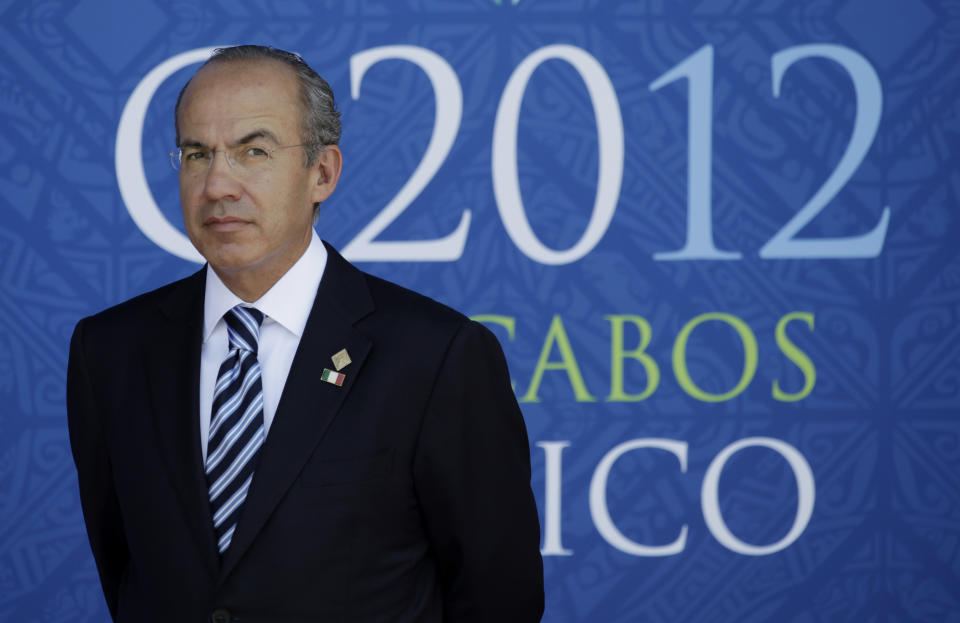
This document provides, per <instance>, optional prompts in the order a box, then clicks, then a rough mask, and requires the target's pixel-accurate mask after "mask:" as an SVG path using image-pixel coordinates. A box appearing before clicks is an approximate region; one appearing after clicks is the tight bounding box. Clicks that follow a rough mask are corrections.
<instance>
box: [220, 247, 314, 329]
mask: <svg viewBox="0 0 960 623" xmlns="http://www.w3.org/2000/svg"><path fill="white" fill-rule="evenodd" d="M326 266H327V249H326V248H325V247H324V246H323V243H322V242H321V241H320V237H319V236H318V235H317V232H316V231H315V230H314V231H313V232H312V235H311V238H310V244H309V246H307V250H306V251H304V252H303V255H301V256H300V259H298V260H297V261H296V262H295V263H294V265H293V266H291V267H290V269H289V270H288V271H287V272H286V273H284V275H283V276H282V277H280V279H279V280H278V281H277V282H276V283H275V284H273V286H272V287H271V288H270V289H269V290H267V291H266V293H264V295H263V296H261V297H260V298H259V299H258V300H257V301H255V302H254V303H252V304H250V305H251V306H252V307H256V308H257V309H259V310H260V311H262V312H263V313H264V315H265V316H266V319H265V320H264V323H265V324H266V323H267V322H270V321H273V322H277V323H279V324H280V325H282V326H283V327H284V328H285V329H287V330H288V331H290V332H291V333H293V334H294V335H296V336H297V337H298V338H299V337H300V336H302V335H303V329H304V327H306V326H307V319H308V318H309V317H310V311H311V310H312V309H313V300H314V298H315V297H316V294H317V288H318V287H319V286H320V279H321V278H322V277H323V271H324V269H325V268H326ZM206 279H207V285H206V291H205V293H204V301H203V341H204V343H206V342H207V340H208V339H210V334H211V333H213V330H214V329H215V328H216V327H217V323H219V322H220V321H221V320H222V319H223V315H224V314H225V313H227V311H229V310H230V309H231V308H232V307H234V306H235V305H240V304H246V303H244V301H243V300H242V299H241V298H240V297H239V296H237V295H236V294H234V293H233V292H231V291H230V289H229V288H228V287H227V286H226V285H225V284H224V283H223V281H221V279H220V276H219V275H217V273H216V272H214V270H213V269H212V268H210V265H209V264H207V274H206Z"/></svg>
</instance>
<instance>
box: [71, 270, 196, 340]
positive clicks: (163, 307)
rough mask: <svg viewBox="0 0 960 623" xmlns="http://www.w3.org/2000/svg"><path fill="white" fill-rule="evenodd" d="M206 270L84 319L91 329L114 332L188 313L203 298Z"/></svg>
mask: <svg viewBox="0 0 960 623" xmlns="http://www.w3.org/2000/svg"><path fill="white" fill-rule="evenodd" d="M203 284H204V279H203V270H200V271H198V272H195V273H193V274H192V275H189V276H187V277H184V278H182V279H178V280H177V281H173V282H171V283H168V284H166V285H164V286H161V287H159V288H156V289H155V290H150V291H148V292H144V293H142V294H138V295H137V296H134V297H133V298H130V299H127V300H126V301H123V302H122V303H117V304H116V305H113V306H111V307H108V308H106V309H104V310H103V311H100V312H97V313H95V314H93V315H91V316H88V317H86V318H84V319H83V320H82V321H81V322H83V323H85V324H86V325H87V326H90V327H109V328H110V329H111V330H112V331H117V330H122V329H123V328H125V327H132V326H139V325H142V324H143V323H144V322H148V321H150V320H151V318H153V317H155V316H156V314H158V313H166V314H168V315H170V314H173V315H176V314H177V313H186V312H187V311H189V309H190V307H191V306H192V305H193V304H196V302H197V301H198V298H197V297H201V298H200V300H202V294H203Z"/></svg>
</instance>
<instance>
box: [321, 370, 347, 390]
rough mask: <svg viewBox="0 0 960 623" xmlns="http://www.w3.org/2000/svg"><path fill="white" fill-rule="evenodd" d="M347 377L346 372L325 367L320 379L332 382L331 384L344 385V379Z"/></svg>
mask: <svg viewBox="0 0 960 623" xmlns="http://www.w3.org/2000/svg"><path fill="white" fill-rule="evenodd" d="M346 378H347V375H346V374H341V373H340V372H334V371H333V370H331V369H330V368H324V369H323V372H321V373H320V380H321V381H325V382H327V383H330V384H331V385H336V386H337V387H340V386H341V385H343V381H344V379H346Z"/></svg>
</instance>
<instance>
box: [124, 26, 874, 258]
mask: <svg viewBox="0 0 960 623" xmlns="http://www.w3.org/2000/svg"><path fill="white" fill-rule="evenodd" d="M211 50H212V48H201V49H197V50H191V51H190V52H185V53H183V54H180V55H178V56H175V57H173V58H171V59H169V60H167V61H165V62H164V63H162V64H161V65H159V66H157V67H156V68H155V69H154V70H152V71H151V72H150V73H149V74H147V76H146V77H144V79H143V80H142V81H141V82H140V84H139V85H138V86H137V88H136V89H135V90H134V93H133V94H132V95H131V96H130V99H129V100H128V102H127V105H126V106H125V108H124V111H123V114H122V115H121V120H120V126H119V128H118V132H117V145H116V169H117V180H118V183H119V186H120V191H121V195H122V196H123V198H124V202H125V203H126V205H127V209H128V210H129V212H130V214H131V216H132V217H133V220H134V221H135V222H136V224H137V225H138V226H139V227H140V229H141V230H142V231H143V232H144V233H145V234H146V235H147V237H148V238H150V239H151V240H153V241H154V242H155V243H157V244H158V245H159V246H161V247H162V248H164V249H166V250H168V251H170V252H171V253H174V254H175V255H178V256H180V257H183V258H185V259H191V260H197V261H201V260H200V257H199V254H197V252H196V250H195V249H193V247H192V246H191V245H190V243H189V241H188V240H187V239H186V237H185V236H184V235H183V234H182V233H180V232H179V231H178V230H177V229H175V228H174V227H173V226H172V225H170V223H169V222H167V221H166V220H165V219H164V217H163V215H162V214H161V213H160V211H159V208H157V206H156V203H155V202H154V200H153V197H152V195H151V193H150V191H149V188H148V186H147V182H146V176H145V174H144V171H143V164H142V155H141V154H140V153H139V151H140V138H141V135H142V132H143V121H144V118H145V116H146V109H147V106H148V104H149V101H150V99H151V98H152V96H153V94H154V93H155V92H156V89H157V88H158V87H159V85H160V83H161V82H162V81H163V79H165V78H166V77H167V76H169V75H170V74H172V73H173V72H174V71H176V70H177V69H179V68H181V67H184V66H186V65H188V64H190V63H193V62H198V61H201V60H204V59H206V58H207V56H208V55H209V53H210V51H211ZM809 58H823V59H828V60H832V61H834V62H836V63H838V64H839V65H840V66H841V67H842V68H843V69H844V71H845V72H846V73H847V74H848V75H849V76H850V78H851V80H852V82H853V88H854V95H855V98H856V115H855V118H854V127H853V132H852V134H851V137H850V141H849V142H848V144H847V146H846V149H845V151H844V153H843V155H842V156H841V158H840V162H839V163H838V164H837V166H836V168H835V169H834V170H833V172H832V173H831V174H830V175H829V176H828V178H827V180H826V181H825V182H824V183H823V185H822V186H821V187H820V188H819V189H818V190H817V192H816V193H814V195H813V196H812V197H811V198H810V199H809V200H808V201H807V202H806V204H805V205H804V206H803V207H802V208H801V209H800V211H799V212H798V213H797V214H796V215H795V216H794V217H793V218H792V219H790V221H788V222H787V223H786V224H785V225H784V226H783V227H782V228H781V229H780V230H779V231H778V232H777V233H776V234H775V235H774V236H773V238H771V239H770V240H769V241H768V242H767V243H766V244H764V245H763V246H762V247H761V248H760V250H759V255H760V257H762V258H771V259H772V258H805V259H816V258H870V257H876V256H877V255H879V254H880V251H881V250H882V248H883V242H884V239H885V237H886V232H887V226H888V224H889V221H890V208H889V207H884V208H883V210H882V213H881V216H880V219H879V221H878V222H877V224H876V225H875V226H874V227H873V229H872V230H871V231H869V232H868V233H866V234H861V235H855V236H844V237H837V238H797V237H796V235H797V233H798V232H799V231H800V230H801V229H803V228H804V227H805V226H806V225H807V224H808V223H810V221H812V220H813V219H814V218H815V217H816V216H817V215H818V214H819V213H820V212H821V211H822V210H823V209H824V208H825V207H826V206H827V204H829V203H830V201H832V200H833V198H834V197H835V196H836V195H837V193H839V192H840V190H841V189H842V188H843V186H844V185H845V184H846V183H847V181H849V179H850V178H851V177H852V176H853V174H854V172H855V171H856V170H857V168H858V167H859V166H860V163H861V162H862V161H863V159H864V157H865V156H866V154H867V152H868V150H869V149H870V145H871V144H872V143H873V140H874V137H875V136H876V134H877V129H878V127H879V125H880V114H881V110H882V101H883V93H882V89H881V86H880V79H879V78H878V76H877V74H876V72H875V71H874V69H873V67H872V66H871V65H870V63H869V62H868V61H867V60H866V59H864V58H863V56H861V55H860V54H859V53H857V52H855V51H854V50H851V49H849V48H846V47H843V46H839V45H832V44H810V45H800V46H795V47H790V48H787V49H785V50H781V51H780V52H777V53H776V54H774V55H773V57H772V58H771V73H772V86H773V95H774V97H779V95H780V85H781V82H782V80H783V76H784V74H785V72H786V71H787V70H788V69H789V68H790V67H791V66H792V65H794V64H795V63H797V62H798V61H801V60H804V59H809ZM551 59H558V60H563V61H565V62H567V63H569V64H570V65H571V66H572V67H573V68H574V69H575V70H576V71H577V73H578V74H579V75H580V77H581V78H582V79H583V81H584V84H585V86H586V87H587V93H588V94H589V97H590V101H591V104H592V106H593V110H594V115H595V118H596V124H597V144H598V152H599V167H598V171H599V173H598V180H597V190H596V196H595V199H594V205H593V210H592V212H591V214H590V220H589V222H588V223H587V226H586V229H585V231H584V232H583V234H582V235H581V236H580V239H579V240H578V241H577V242H576V243H574V244H573V245H572V246H570V247H569V248H567V249H562V250H557V249H552V248H550V247H548V246H546V245H544V244H543V242H541V241H540V239H539V238H538V237H537V236H536V234H535V233H534V231H533V229H532V228H531V226H530V222H529V220H528V219H527V216H526V212H525V210H524V206H523V199H522V197H521V195H520V183H519V177H518V164H517V132H518V126H519V119H520V106H521V103H522V100H523V95H524V92H525V91H526V87H527V84H528V83H529V81H530V78H531V76H532V75H533V72H534V71H535V70H536V69H537V68H538V67H539V66H540V65H541V64H542V63H543V62H545V61H547V60H551ZM384 60H404V61H408V62H411V63H413V64H415V65H416V66H418V67H419V68H420V69H422V70H423V71H424V73H426V75H427V77H428V78H429V80H430V84H431V86H432V89H433V93H434V98H435V102H436V116H435V119H434V125H433V132H432V134H431V137H430V141H429V143H428V145H427V149H426V152H425V153H424V155H423V158H422V159H421V161H420V163H419V164H418V165H417V167H416V169H415V170H414V172H413V174H412V175H411V176H410V178H409V179H408V180H407V182H406V183H405V184H404V185H403V187H402V188H401V189H400V191H399V192H398V193H397V194H396V195H395V196H394V197H393V199H391V200H390V202H389V203H388V204H387V205H386V207H384V208H383V209H382V210H381V211H380V212H379V213H378V214H377V215H376V216H375V217H374V218H373V220H371V221H370V222H369V223H368V224H367V225H366V227H364V228H363V229H362V230H361V231H360V232H359V233H358V234H357V235H356V236H355V237H354V239H353V240H351V241H350V243H348V244H347V245H346V246H345V247H344V249H343V252H344V255H345V256H346V257H347V258H348V259H351V260H353V261H405V262H418V261H456V260H458V259H459V258H460V257H461V255H462V254H463V249H464V246H465V245H466V241H467V234H468V232H469V228H470V219H471V212H470V210H464V211H463V213H462V214H461V217H460V222H459V224H458V225H457V227H456V228H455V229H454V231H453V232H451V233H450V234H448V235H446V236H444V237H442V238H438V239H434V240H405V241H383V240H377V239H376V237H377V236H379V235H380V234H381V233H382V232H383V231H384V230H385V229H386V228H387V227H388V226H389V225H390V224H391V223H392V222H393V221H394V220H396V219H397V217H399V216H400V214H401V213H403V211H404V210H406V209H407V208H408V207H409V206H410V204H411V203H413V201H414V200H415V199H416V198H417V196H419V194H420V193H421V192H422V191H423V189H424V188H426V186H427V184H429V183H430V180H432V179H433V176H434V175H436V173H437V172H438V171H439V170H440V168H441V166H442V165H443V162H444V161H445V160H446V157H447V155H448V154H449V153H450V149H451V147H452V146H453V143H454V140H455V139H456V135H457V132H458V131H459V128H460V119H461V115H462V110H463V95H462V90H461V88H460V81H459V80H458V78H457V74H456V72H455V71H454V70H453V68H452V67H451V66H450V64H449V63H447V61H446V60H444V59H443V58H442V57H441V56H439V55H438V54H436V53H435V52H432V51H430V50H427V49H425V48H421V47H417V46H409V45H391V46H383V47H377V48H372V49H369V50H364V51H362V52H358V53H357V54H354V55H353V56H352V57H351V59H350V82H351V95H352V97H353V98H354V99H358V98H359V97H360V86H361V83H362V81H363V77H364V75H365V74H366V72H367V70H368V69H369V68H370V67H372V66H373V65H375V64H377V63H379V62H380V61H384ZM713 64H714V63H713V47H712V46H709V45H708V46H704V47H702V48H700V49H699V50H698V51H696V52H695V53H693V54H692V55H690V56H689V57H687V58H686V59H684V60H683V61H681V62H680V63H678V64H677V65H675V66H674V67H672V68H671V69H670V70H668V71H667V72H665V73H664V74H663V75H661V76H660V77H659V78H657V79H656V80H654V81H653V82H652V83H651V84H650V89H651V90H652V91H657V90H659V89H661V88H662V87H664V86H666V85H668V84H671V83H673V82H676V81H678V80H681V79H686V80H687V83H688V89H687V101H688V110H687V113H688V137H687V139H688V140H687V169H688V172H687V223H686V241H685V243H684V245H683V247H682V248H680V249H678V250H675V251H667V252H661V253H655V254H654V256H653V258H654V259H655V260H659V261H671V260H733V259H739V258H740V257H742V256H741V253H740V252H737V251H731V250H722V249H719V248H717V246H716V244H715V243H714V237H713V225H712V204H711V193H710V189H711V174H712V135H713V128H712V125H713V105H712V95H713ZM623 163H624V138H623V121H622V117H621V114H620V106H619V102H618V100H617V96H616V92H615V91H614V88H613V84H612V83H611V81H610V78H609V77H608V76H607V73H606V71H605V70H604V69H603V67H602V66H601V65H600V63H599V62H598V61H597V60H596V59H595V58H594V57H593V56H592V55H590V53H588V52H586V51H585V50H583V49H581V48H577V47H574V46H570V45H550V46H546V47H543V48H540V49H539V50H536V51H535V52H533V53H532V54H530V55H529V56H527V57H526V58H525V59H524V60H523V61H522V62H521V63H520V64H519V65H518V66H517V68H516V69H515V70H514V72H513V74H512V75H511V76H510V78H509V80H508V81H507V84H506V87H505V88H504V91H503V95H502V96H501V98H500V103H499V106H498V109H497V115H496V120H495V122H494V132H493V149H492V159H491V171H492V175H493V189H494V195H495V198H496V203H497V209H498V211H499V213H500V218H501V219H502V221H503V224H504V227H505V228H506V230H507V233H508V234H509V236H510V238H511V239H512V240H513V242H514V244H515V245H516V246H517V248H519V249H520V250H521V251H522V252H523V253H524V254H525V255H526V256H527V257H529V258H530V259H532V260H534V261H536V262H539V263H542V264H553V265H557V264H568V263H570V262H574V261H576V260H579V259H580V258H582V257H584V256H585V255H587V254H588V253H589V252H590V251H592V250H593V248H594V247H596V245H597V243H599V242H600V239H601V238H602V237H603V235H604V234H605V233H606V231H607V229H608V228H609V226H610V222H611V221H612V219H613V216H614V212H615V210H616V205H617V201H618V199H619V196H620V185H621V181H622V178H623Z"/></svg>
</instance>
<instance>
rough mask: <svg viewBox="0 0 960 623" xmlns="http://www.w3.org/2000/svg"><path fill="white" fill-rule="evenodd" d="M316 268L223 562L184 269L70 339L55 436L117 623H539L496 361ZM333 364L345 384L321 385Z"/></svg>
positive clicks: (521, 455) (524, 460)
mask: <svg viewBox="0 0 960 623" xmlns="http://www.w3.org/2000/svg"><path fill="white" fill-rule="evenodd" d="M328 251H329V259H328V262H327V267H326V270H325V272H324V276H323V280H322V282H321V284H320V287H319V290H318V293H317V297H316V300H315V302H314V305H313V310H312V312H311V314H310V319H309V321H308V323H307V326H306V329H305V331H304V333H303V336H302V338H301V340H300V346H299V348H298V350H297V353H296V356H295V358H294V362H293V365H292V367H291V369H290V374H289V376H288V378H287V381H286V385H285V387H284V390H283V395H282V397H281V399H280V403H279V405H278V408H277V413H276V417H275V419H274V421H273V425H272V426H271V429H270V433H269V435H268V436H267V440H266V442H265V444H264V446H263V448H262V450H261V455H260V459H259V464H258V467H257V471H256V474H255V476H254V480H253V484H252V486H251V488H250V491H249V494H248V497H247V500H246V503H245V506H244V508H243V511H242V515H241V517H240V521H239V524H238V526H237V530H236V533H235V534H234V537H233V541H232V544H231V546H230V548H229V549H228V550H227V552H226V554H225V555H224V557H223V559H222V560H220V559H219V556H218V555H217V552H216V548H215V540H214V533H213V528H212V524H211V519H210V507H209V502H208V500H207V494H206V479H205V476H204V472H203V467H202V459H201V452H200V441H199V439H200V437H199V417H198V412H197V410H198V408H199V407H198V403H199V398H198V391H199V389H198V386H199V367H200V346H201V330H202V324H203V320H202V318H203V315H202V310H203V291H204V275H203V271H200V272H198V273H196V274H194V275H193V276H191V277H188V278H186V279H183V280H181V281H178V282H176V283H173V284H170V285H168V286H165V287H163V288H160V289H158V290H155V291H153V292H150V293H147V294H144V295H142V296H139V297H137V298H134V299H132V300H130V301H127V302H125V303H122V304H121V305H118V306H116V307H113V308H111V309H108V310H106V311H104V312H101V313H99V314H97V315H95V316H91V317H89V318H85V319H84V320H81V321H80V323H78V324H77V328H76V330H75V332H74V335H73V340H72V342H71V345H70V364H69V373H68V384H67V385H68V387H67V406H68V415H69V425H70V440H71V444H72V448H73V455H74V460H75V462H76V466H77V473H78V476H79V484H80V496H81V502H82V506H83V513H84V518H85V520H86V524H87V532H88V535H89V538H90V545H91V547H92V550H93V554H94V557H95V558H96V562H97V568H98V570H99V572H100V579H101V583H102V585H103V590H104V594H105V595H106V599H107V603H108V605H109V607H110V611H111V613H112V614H113V616H114V618H115V620H116V621H124V622H126V621H138V622H143V621H158V622H163V623H189V622H193V621H197V622H199V621H210V620H211V615H212V614H214V613H215V612H216V614H217V615H220V616H222V619H223V620H224V621H228V620H233V621H239V622H240V623H286V622H291V623H292V622H294V621H296V622H302V621H323V622H331V621H343V622H349V623H357V622H361V621H391V622H400V621H410V622H414V621H416V622H428V621H429V622H433V621H489V622H507V621H518V622H519V621H524V622H526V621H537V620H539V618H540V615H541V612H542V609H543V577H542V561H541V558H540V553H539V522H538V520H537V511H536V507H535V504H534V499H533V495H532V493H531V490H530V462H529V447H528V441H527V435H526V431H525V428H524V423H523V419H522V416H521V414H520V411H519V409H518V407H517V404H516V400H515V399H514V395H513V392H512V390H511V388H510V382H509V378H508V373H507V369H506V364H505V361H504V358H503V354H502V352H501V350H500V347H499V344H498V343H497V341H496V339H495V338H494V337H493V336H492V334H490V332H489V331H487V330H486V329H485V328H484V327H482V326H481V325H479V324H477V323H474V322H471V321H470V320H468V319H467V318H465V317H464V316H462V315H460V314H459V313H457V312H454V311H453V310H451V309H449V308H447V307H444V306H442V305H440V304H439V303H436V302H434V301H432V300H430V299H427V298H425V297H423V296H420V295H418V294H415V293H413V292H410V291H409V290H405V289H403V288H400V287H399V286H396V285H393V284H391V283H388V282H386V281H383V280H381V279H377V278H375V277H372V276H370V275H367V274H365V273H362V272H361V271H359V270H357V269H356V268H355V267H353V266H352V265H350V264H349V263H348V262H346V261H345V260H344V259H343V258H342V257H341V256H340V255H339V254H338V253H337V252H336V251H334V250H333V249H332V248H330V247H328ZM341 348H346V349H347V350H348V351H349V354H350V357H351V358H352V359H353V363H351V364H350V365H349V366H348V367H346V368H344V369H343V370H342V372H344V373H345V374H346V380H345V382H344V383H343V386H342V387H337V386H335V385H332V384H329V383H325V382H321V381H320V373H321V371H322V370H323V368H325V367H328V368H332V365H331V361H330V356H331V355H333V354H334V353H336V352H337V351H339V350H340V349H341ZM218 609H221V610H218ZM214 620H216V619H215V617H214Z"/></svg>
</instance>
